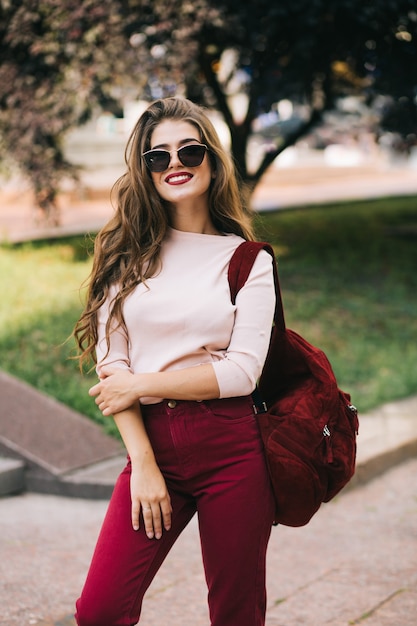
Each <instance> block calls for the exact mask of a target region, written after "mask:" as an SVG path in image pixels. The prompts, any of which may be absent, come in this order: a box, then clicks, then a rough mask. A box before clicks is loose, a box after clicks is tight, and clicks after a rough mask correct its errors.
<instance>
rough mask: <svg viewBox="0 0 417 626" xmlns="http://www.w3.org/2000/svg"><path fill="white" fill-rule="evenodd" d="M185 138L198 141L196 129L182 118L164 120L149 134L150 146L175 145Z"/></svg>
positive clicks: (198, 136) (198, 135) (198, 134)
mask: <svg viewBox="0 0 417 626" xmlns="http://www.w3.org/2000/svg"><path fill="white" fill-rule="evenodd" d="M187 139H196V140H197V141H200V133H199V131H198V129H197V128H196V127H195V126H194V124H191V123H190V122H186V121H184V120H164V121H163V122H160V124H158V126H156V128H155V129H154V131H153V132H152V134H151V147H152V148H154V147H155V146H177V145H179V144H181V143H183V142H185V141H186V140H187Z"/></svg>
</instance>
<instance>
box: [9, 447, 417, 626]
mask: <svg viewBox="0 0 417 626" xmlns="http://www.w3.org/2000/svg"><path fill="white" fill-rule="evenodd" d="M416 478H417V458H414V459H410V460H409V461H407V462H404V463H402V464H400V465H399V466H396V467H395V468H393V469H391V470H389V471H388V472H387V473H384V474H383V475H381V476H379V477H378V478H376V479H374V480H373V481H371V482H369V483H367V484H366V485H362V486H357V488H356V489H352V490H350V491H346V492H345V493H343V494H342V495H340V496H339V497H337V498H336V499H335V500H333V501H332V502H330V503H328V504H326V505H323V506H322V508H321V509H320V510H319V512H318V513H317V514H316V516H315V517H313V519H312V520H311V522H310V523H309V524H308V525H307V526H305V527H302V528H287V527H284V526H281V527H277V528H273V529H272V538H271V542H270V548H269V558H268V595H269V603H268V612H267V616H268V617H267V626H302V625H305V626H324V625H330V626H348V625H352V624H361V625H363V626H414V625H415V624H416V620H417V480H416ZM105 509H106V502H105V501H93V500H80V499H70V498H62V497H59V496H48V495H40V494H33V493H27V494H24V495H21V496H17V497H11V498H4V499H0V554H1V559H0V581H1V583H0V606H1V607H2V610H1V615H0V625H1V626H31V625H32V626H35V625H36V626H73V625H74V621H73V618H72V614H73V610H74V602H75V599H76V598H77V596H78V594H79V592H80V589H81V587H82V584H83V581H84V577H85V574H86V571H87V568H88V564H89V561H90V558H91V555H92V550H93V547H94V543H95V540H96V537H97V533H98V531H99V528H100V524H101V521H102V518H103V515H104V512H105ZM141 623H143V624H144V626H161V625H164V626H165V625H169V626H208V624H209V620H208V616H207V609H206V589H205V582H204V575H203V570H202V566H201V556H200V548H199V542H198V529H197V524H196V520H193V521H192V522H191V524H190V525H189V527H188V528H187V529H186V531H185V532H184V533H183V535H182V536H181V537H180V539H179V541H178V542H177V544H176V545H175V547H174V549H173V550H172V552H171V554H170V555H169V557H168V559H167V561H166V562H165V563H164V565H163V567H162V569H161V571H160V572H159V575H158V576H157V578H156V579H155V581H154V583H153V584H152V587H151V589H150V590H149V593H148V596H147V598H146V601H145V605H144V610H143V615H142V621H141ZM236 626H239V625H238V624H236Z"/></svg>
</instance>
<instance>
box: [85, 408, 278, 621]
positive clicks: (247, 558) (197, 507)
mask: <svg viewBox="0 0 417 626" xmlns="http://www.w3.org/2000/svg"><path fill="white" fill-rule="evenodd" d="M142 410H143V416H144V420H145V424H146V429H147V432H148V435H149V438H150V440H151V443H152V446H153V450H154V453H155V456H156V460H157V463H158V465H159V467H160V469H161V471H162V474H163V475H164V477H165V480H166V483H167V487H168V489H169V492H170V496H171V503H172V509H173V512H172V528H171V529H170V530H169V531H163V535H162V538H161V539H159V540H157V539H148V538H147V536H146V534H145V532H144V528H143V520H141V526H140V529H139V530H138V531H134V530H133V528H132V525H131V500H130V486H129V479H130V471H131V468H130V463H129V462H128V464H127V466H126V468H125V469H124V470H123V472H122V473H121V475H120V476H119V478H118V481H117V483H116V486H115V489H114V492H113V495H112V498H111V501H110V503H109V508H108V511H107V514H106V517H105V520H104V522H103V526H102V529H101V532H100V535H99V538H98V542H97V546H96V549H95V552H94V556H93V559H92V562H91V566H90V570H89V572H88V575H87V580H86V582H85V586H84V589H83V591H82V594H81V597H80V598H79V600H78V601H77V613H76V619H77V624H78V625H79V626H133V625H134V624H136V623H137V622H138V621H139V618H140V612H141V606H142V600H143V597H144V594H145V592H146V590H147V588H148V587H149V585H150V583H151V582H152V580H153V578H154V577H155V575H156V573H157V571H158V569H159V568H160V566H161V564H162V562H163V561H164V559H165V557H166V556H167V554H168V552H169V551H170V549H171V547H172V546H173V544H174V542H175V540H176V539H177V537H178V536H179V534H180V533H181V532H182V530H183V529H184V528H185V527H186V525H187V524H188V522H189V521H190V520H191V518H192V517H193V515H194V514H195V513H196V512H197V514H198V522H199V531H200V538H201V547H202V557H203V564H204V570H205V575H206V581H207V586H208V602H209V612H210V621H211V626H263V625H264V624H265V612H266V590H265V589H266V586H265V560H266V549H267V544H268V540H269V536H270V532H271V525H272V521H273V515H274V502H273V495H272V490H271V486H270V481H269V477H268V473H267V469H266V464H265V458H264V454H263V449H262V441H261V438H260V434H259V430H258V425H257V422H256V418H255V416H254V415H253V413H252V402H251V399H250V397H248V398H231V399H224V400H210V401H206V402H182V401H181V402H180V401H178V402H174V401H169V402H168V401H164V402H161V403H159V404H157V405H151V406H143V407H142ZM169 626H180V624H178V625H177V624H170V625H169Z"/></svg>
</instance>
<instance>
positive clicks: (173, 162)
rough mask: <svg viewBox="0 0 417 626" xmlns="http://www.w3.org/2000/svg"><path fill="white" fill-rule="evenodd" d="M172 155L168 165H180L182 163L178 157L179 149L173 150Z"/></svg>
mask: <svg viewBox="0 0 417 626" xmlns="http://www.w3.org/2000/svg"><path fill="white" fill-rule="evenodd" d="M170 155H171V158H170V160H169V166H168V167H178V165H182V163H181V161H180V160H179V158H178V150H171V152H170Z"/></svg>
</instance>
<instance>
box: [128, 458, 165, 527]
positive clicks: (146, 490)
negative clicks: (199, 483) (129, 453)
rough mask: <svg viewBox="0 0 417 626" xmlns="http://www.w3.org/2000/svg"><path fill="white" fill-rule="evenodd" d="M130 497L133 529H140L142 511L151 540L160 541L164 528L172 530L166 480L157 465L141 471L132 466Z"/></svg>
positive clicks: (145, 466)
mask: <svg viewBox="0 0 417 626" xmlns="http://www.w3.org/2000/svg"><path fill="white" fill-rule="evenodd" d="M130 495H131V499H132V526H133V529H134V530H138V529H139V518H140V512H141V510H142V516H143V522H144V525H145V532H146V534H147V536H148V537H149V539H153V538H154V537H155V539H160V538H161V537H162V528H164V529H165V530H169V529H170V528H171V513H172V507H171V498H170V497H169V493H168V490H167V487H166V484H165V480H164V478H163V476H162V474H161V472H160V470H159V468H158V466H157V465H156V464H151V465H149V466H147V465H144V466H142V468H141V469H140V470H138V469H135V468H134V467H133V466H132V474H131V477H130Z"/></svg>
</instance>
